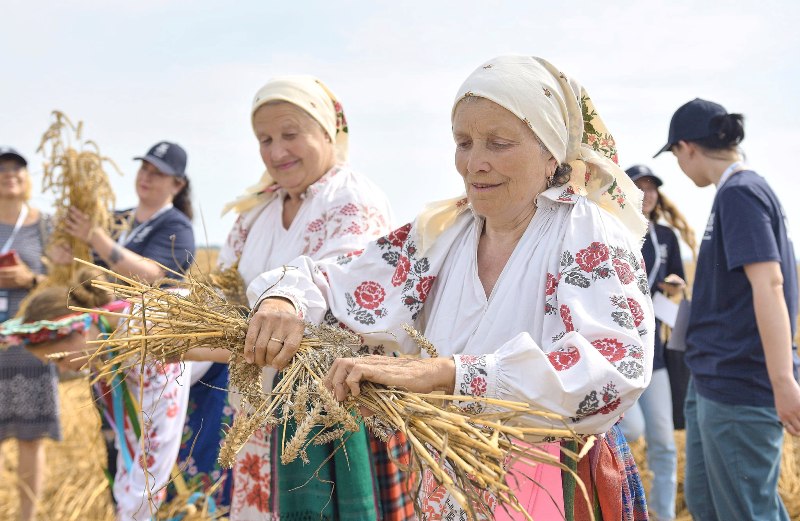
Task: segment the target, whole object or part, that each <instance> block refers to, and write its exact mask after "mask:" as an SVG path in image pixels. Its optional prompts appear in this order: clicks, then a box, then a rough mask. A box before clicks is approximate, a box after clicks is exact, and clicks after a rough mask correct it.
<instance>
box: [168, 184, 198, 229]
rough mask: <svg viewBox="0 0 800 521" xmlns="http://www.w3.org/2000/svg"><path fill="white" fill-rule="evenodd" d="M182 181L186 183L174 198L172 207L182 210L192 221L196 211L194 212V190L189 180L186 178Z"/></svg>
mask: <svg viewBox="0 0 800 521" xmlns="http://www.w3.org/2000/svg"><path fill="white" fill-rule="evenodd" d="M182 179H183V182H184V185H183V188H181V191H180V192H178V193H177V194H175V197H173V198H172V206H174V207H175V208H177V209H178V210H180V211H181V212H182V213H183V215H185V216H186V217H187V218H188V219H189V220H190V221H191V220H192V218H193V217H194V211H193V210H192V189H191V187H190V186H189V178H188V177H184V178H182Z"/></svg>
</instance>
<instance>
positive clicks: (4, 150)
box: [0, 145, 28, 166]
mask: <svg viewBox="0 0 800 521" xmlns="http://www.w3.org/2000/svg"><path fill="white" fill-rule="evenodd" d="M3 159H15V160H16V161H17V162H19V164H20V165H22V166H28V162H27V161H26V160H25V158H24V157H22V154H20V153H19V152H17V151H16V150H15V149H14V148H12V147H9V146H4V145H0V161H2V160H3Z"/></svg>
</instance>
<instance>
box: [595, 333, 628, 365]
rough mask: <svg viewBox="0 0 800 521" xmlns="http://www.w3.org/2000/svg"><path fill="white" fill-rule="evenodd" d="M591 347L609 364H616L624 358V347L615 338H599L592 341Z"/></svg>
mask: <svg viewBox="0 0 800 521" xmlns="http://www.w3.org/2000/svg"><path fill="white" fill-rule="evenodd" d="M592 345H593V346H594V348H595V349H597V350H598V351H599V352H600V354H601V355H603V357H604V358H605V359H606V360H608V361H609V362H618V361H620V360H622V359H623V358H625V346H624V345H622V342H620V341H619V340H617V339H615V338H601V339H600V340H595V341H593V342H592Z"/></svg>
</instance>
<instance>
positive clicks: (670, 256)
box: [642, 224, 686, 370]
mask: <svg viewBox="0 0 800 521" xmlns="http://www.w3.org/2000/svg"><path fill="white" fill-rule="evenodd" d="M653 226H654V227H655V232H656V239H657V240H658V255H659V257H660V258H661V264H660V265H659V267H658V273H657V274H656V275H655V279H654V281H653V285H652V287H651V288H650V293H655V292H656V291H661V290H660V289H658V283H659V282H664V279H665V278H667V275H671V274H675V275H677V276H679V277H680V278H682V279H685V278H686V277H684V275H683V261H682V260H681V249H680V245H679V244H678V237H677V236H676V235H675V232H674V231H672V228H670V227H669V226H664V225H663V224H654V225H653ZM642 257H644V265H645V267H646V268H647V275H648V277H649V276H650V274H651V272H652V271H653V267H654V266H655V264H656V248H655V245H654V244H653V240H652V239H651V238H650V234H649V233H648V234H647V235H645V237H644V244H642ZM660 331H661V321H660V320H658V319H656V335H655V337H656V338H655V345H654V350H653V370H656V369H663V368H664V367H666V362H665V361H664V343H663V342H662V341H661V334H660Z"/></svg>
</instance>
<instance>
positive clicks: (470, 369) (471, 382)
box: [453, 355, 497, 411]
mask: <svg viewBox="0 0 800 521" xmlns="http://www.w3.org/2000/svg"><path fill="white" fill-rule="evenodd" d="M453 359H454V360H455V363H456V385H455V390H454V394H457V395H465V396H484V397H487V398H494V397H496V395H497V370H496V366H497V362H496V360H495V357H494V355H480V356H476V355H455V356H454V357H453ZM462 407H465V408H469V409H471V410H476V411H478V410H483V408H484V406H483V404H481V403H473V402H464V403H463V404H462Z"/></svg>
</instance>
